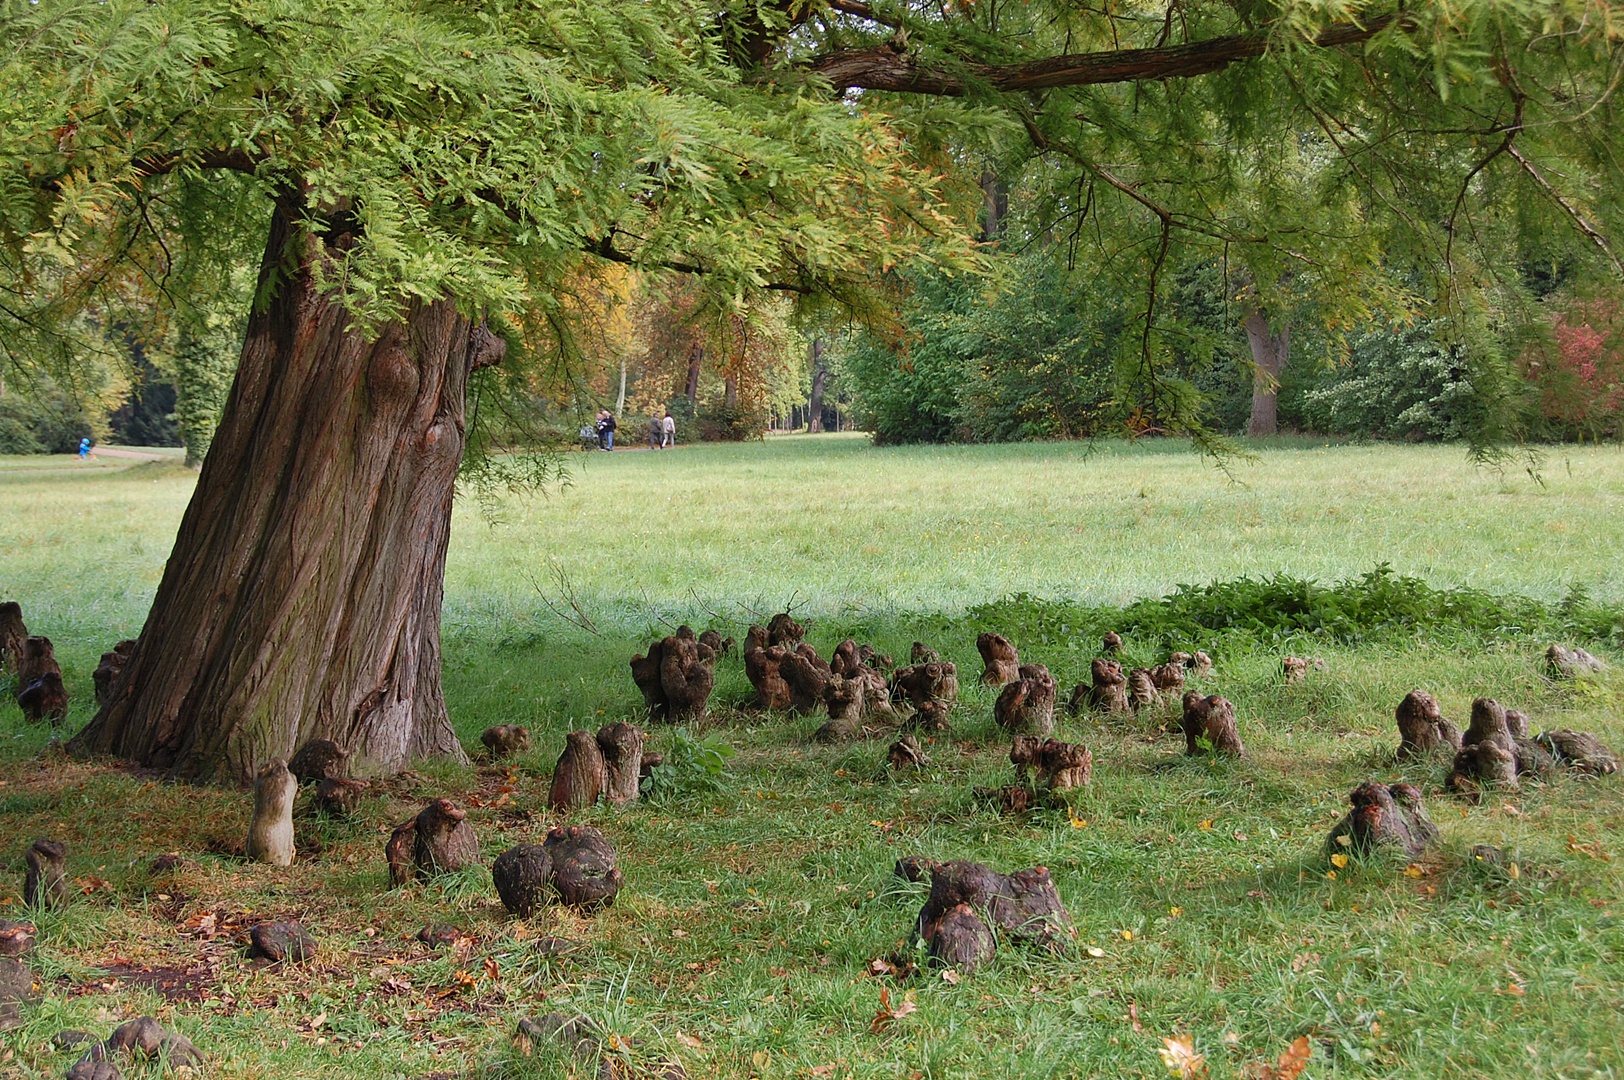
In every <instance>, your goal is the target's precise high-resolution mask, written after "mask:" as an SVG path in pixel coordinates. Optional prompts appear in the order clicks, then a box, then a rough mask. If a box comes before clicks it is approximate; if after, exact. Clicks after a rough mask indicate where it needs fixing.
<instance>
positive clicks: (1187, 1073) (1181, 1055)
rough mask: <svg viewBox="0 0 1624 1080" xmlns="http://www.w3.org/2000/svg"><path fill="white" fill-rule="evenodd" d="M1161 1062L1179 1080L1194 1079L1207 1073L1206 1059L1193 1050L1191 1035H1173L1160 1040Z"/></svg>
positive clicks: (1193, 1042) (1193, 1043)
mask: <svg viewBox="0 0 1624 1080" xmlns="http://www.w3.org/2000/svg"><path fill="white" fill-rule="evenodd" d="M1160 1053H1161V1055H1162V1064H1164V1065H1166V1066H1167V1071H1168V1072H1170V1073H1172V1074H1173V1075H1174V1076H1176V1077H1178V1078H1179V1080H1196V1078H1197V1077H1202V1076H1206V1075H1207V1059H1206V1057H1205V1056H1203V1055H1201V1054H1198V1053H1196V1052H1195V1037H1194V1036H1193V1035H1188V1034H1185V1035H1174V1036H1173V1037H1172V1038H1164V1039H1163V1040H1162V1048H1161V1051H1160Z"/></svg>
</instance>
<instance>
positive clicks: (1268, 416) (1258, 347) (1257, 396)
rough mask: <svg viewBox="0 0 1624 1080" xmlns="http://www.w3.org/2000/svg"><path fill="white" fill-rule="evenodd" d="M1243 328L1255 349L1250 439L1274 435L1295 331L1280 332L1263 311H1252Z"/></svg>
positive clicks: (1282, 328) (1284, 329)
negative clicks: (1281, 375) (1282, 382)
mask: <svg viewBox="0 0 1624 1080" xmlns="http://www.w3.org/2000/svg"><path fill="white" fill-rule="evenodd" d="M1241 325H1243V326H1245V327H1246V340H1247V341H1248V342H1249V343H1250V344H1251V347H1252V419H1251V422H1250V423H1249V424H1247V426H1246V433H1247V434H1248V435H1274V434H1276V433H1277V432H1278V430H1279V424H1278V422H1277V420H1276V415H1275V413H1276V406H1277V405H1278V403H1279V398H1280V373H1281V372H1282V371H1284V370H1285V367H1286V359H1287V354H1288V353H1289V351H1290V349H1291V327H1290V326H1289V325H1287V324H1284V323H1283V324H1281V326H1280V329H1279V331H1278V332H1276V331H1275V330H1274V328H1273V327H1271V326H1270V325H1269V316H1268V314H1267V313H1266V312H1264V311H1263V309H1261V308H1258V307H1249V308H1247V309H1246V317H1245V319H1244V320H1242V323H1241Z"/></svg>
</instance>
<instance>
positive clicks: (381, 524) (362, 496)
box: [71, 204, 501, 783]
mask: <svg viewBox="0 0 1624 1080" xmlns="http://www.w3.org/2000/svg"><path fill="white" fill-rule="evenodd" d="M297 214H298V209H297V207H295V206H292V205H281V204H279V205H278V207H277V209H276V212H275V214H274V216H273V219H272V224H271V228H270V235H269V237H268V240H267V244H266V256H265V261H264V264H263V266H262V269H261V272H260V280H261V283H262V287H263V285H264V283H265V282H267V281H269V280H272V277H273V275H274V276H276V277H281V278H283V279H284V280H283V281H282V284H281V285H280V286H279V287H277V288H276V289H275V290H274V295H273V298H272V299H271V300H270V301H269V303H268V304H267V305H266V307H265V309H264V310H263V311H260V312H258V313H256V314H254V315H253V317H252V318H251V319H250V321H249V325H248V331H247V335H246V338H245V340H244V343H243V350H242V359H241V362H240V364H239V367H238V371H237V375H236V378H235V380H234V382H233V384H232V388H231V393H230V396H229V398H228V400H227V403H226V408H225V412H224V415H223V416H222V418H221V422H220V426H219V430H218V432H217V434H216V435H215V438H214V442H213V444H212V446H211V447H210V449H209V453H208V456H207V458H206V459H205V461H204V463H203V469H202V473H201V475H200V476H199V478H198V484H197V489H196V492H195V493H194V494H193V497H192V501H191V504H190V505H189V506H188V507H187V510H186V514H185V516H184V518H183V519H182V522H181V526H180V531H179V534H178V535H177V537H176V540H175V547H174V551H173V553H172V554H171V555H170V558H169V562H168V565H167V566H166V568H165V570H164V576H163V580H162V582H161V583H160V585H159V587H158V593H157V596H156V598H155V599H154V601H153V605H152V610H151V613H150V614H149V615H148V617H147V622H146V626H145V628H144V629H143V630H142V632H141V637H140V639H139V641H138V642H137V644H136V646H135V649H134V651H133V652H132V654H131V656H130V658H129V661H128V663H127V664H126V667H125V671H124V677H123V678H122V679H121V680H120V682H119V684H118V688H117V692H116V693H115V694H114V696H113V698H112V699H111V700H110V701H109V702H108V703H107V704H106V706H104V707H103V708H102V709H101V711H100V712H99V713H97V715H96V717H95V718H94V719H93V720H92V721H91V723H90V724H89V726H88V727H86V728H85V730H84V731H83V732H81V733H80V734H79V735H78V736H77V737H76V738H75V739H74V740H73V743H72V744H71V745H72V748H73V749H75V750H77V751H79V752H82V753H93V754H96V753H99V754H113V755H116V756H118V757H122V758H126V759H130V760H133V761H135V762H138V763H140V764H143V765H147V766H153V767H158V768H163V769H167V770H169V772H170V773H171V774H172V775H175V776H180V777H186V778H193V779H199V780H205V781H215V782H238V783H241V782H246V781H247V780H249V779H251V778H252V776H253V775H254V771H255V769H256V767H257V766H258V765H259V764H260V763H262V762H264V761H266V760H269V759H270V758H273V757H278V756H286V755H288V754H291V753H292V752H293V750H294V748H295V747H297V746H299V745H302V744H303V743H305V742H306V741H308V740H310V739H315V738H325V739H332V740H334V741H335V742H337V743H338V744H340V745H341V746H344V747H346V748H348V749H349V750H350V751H351V752H352V755H353V756H352V759H351V760H352V763H353V765H354V766H355V767H356V769H357V771H359V772H370V773H375V774H388V773H393V772H397V771H399V770H401V769H403V768H404V767H405V766H406V765H407V764H408V763H409V762H410V761H411V760H412V759H413V758H417V757H424V756H447V757H452V758H456V759H463V757H464V755H463V752H462V748H461V746H460V744H459V743H458V741H457V738H456V735H455V733H454V732H453V731H452V729H451V725H450V723H449V721H448V719H447V716H446V709H445V702H444V700H443V698H442V696H441V691H440V602H441V593H442V588H443V578H444V569H445V557H446V548H447V545H448V543H449V540H450V525H451V500H452V492H453V487H454V485H455V481H456V474H457V467H458V464H459V463H460V461H461V459H462V453H463V443H464V400H465V390H466V385H467V378H468V374H469V372H470V370H471V369H472V367H473V366H475V365H476V364H482V363H488V362H495V359H499V358H500V352H501V345H500V341H499V339H495V338H494V337H493V336H492V335H490V334H489V332H488V331H485V330H484V329H483V328H477V329H476V328H474V327H473V326H471V324H470V322H469V321H468V320H467V319H465V318H463V317H462V316H460V315H459V314H458V313H457V311H456V309H455V307H454V306H453V305H452V304H451V303H449V302H444V301H442V302H436V303H429V304H414V305H413V307H412V308H411V309H410V310H409V311H408V312H407V313H406V314H405V316H404V318H403V319H402V321H400V322H396V323H391V324H388V325H386V326H384V327H383V328H382V329H381V330H379V331H377V332H376V334H374V335H365V334H361V333H357V332H355V331H354V330H351V329H349V328H348V327H349V323H350V316H349V315H348V314H347V313H346V312H345V311H344V310H343V309H342V308H340V307H339V306H338V305H337V304H336V303H334V302H333V299H332V297H331V296H330V295H324V294H322V293H320V292H318V290H317V289H316V286H315V283H314V280H313V277H312V269H313V267H314V266H315V262H316V260H318V259H321V258H325V257H327V255H328V252H327V251H324V250H323V240H322V239H320V238H297V236H296V233H295V231H294V222H295V219H296V216H297ZM325 242H326V244H327V245H329V247H330V248H332V249H337V248H339V247H342V246H344V245H346V244H348V243H351V242H353V238H351V237H348V236H345V235H338V236H333V235H329V236H328V237H327V238H325ZM290 245H291V247H290Z"/></svg>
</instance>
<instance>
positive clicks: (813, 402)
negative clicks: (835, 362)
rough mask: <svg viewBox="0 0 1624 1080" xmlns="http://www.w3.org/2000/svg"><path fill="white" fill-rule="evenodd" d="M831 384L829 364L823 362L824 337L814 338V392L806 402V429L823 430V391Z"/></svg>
mask: <svg viewBox="0 0 1624 1080" xmlns="http://www.w3.org/2000/svg"><path fill="white" fill-rule="evenodd" d="M828 385H829V366H828V365H827V364H825V363H824V362H823V339H822V338H813V339H812V394H811V397H810V398H809V399H808V400H807V403H806V430H808V431H810V432H813V433H816V432H819V431H822V430H823V391H824V388H825V387H827V386H828Z"/></svg>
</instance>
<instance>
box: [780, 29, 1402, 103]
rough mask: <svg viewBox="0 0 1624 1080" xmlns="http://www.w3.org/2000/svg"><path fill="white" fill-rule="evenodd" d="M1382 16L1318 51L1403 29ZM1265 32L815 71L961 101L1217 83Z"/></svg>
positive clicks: (838, 80)
mask: <svg viewBox="0 0 1624 1080" xmlns="http://www.w3.org/2000/svg"><path fill="white" fill-rule="evenodd" d="M1399 18H1400V16H1398V15H1392V14H1389V15H1381V16H1377V17H1375V18H1372V19H1370V20H1368V21H1367V22H1364V23H1362V24H1361V23H1339V24H1337V25H1335V26H1331V27H1328V28H1326V29H1325V30H1323V31H1321V32H1320V33H1319V34H1318V35H1317V36H1316V37H1315V38H1313V40H1312V42H1311V44H1312V45H1313V46H1314V47H1316V48H1321V49H1334V48H1338V47H1340V46H1344V45H1357V44H1359V43H1360V42H1363V41H1368V40H1369V39H1370V38H1372V37H1374V36H1376V35H1377V34H1379V33H1380V32H1381V31H1383V30H1385V29H1387V28H1388V27H1389V26H1392V25H1393V24H1394V23H1395V22H1396V21H1398V20H1399ZM1269 40H1270V36H1269V34H1268V33H1267V32H1266V31H1259V32H1256V33H1250V34H1233V35H1230V36H1227V37H1217V38H1210V39H1208V40H1206V41H1196V42H1190V43H1188V44H1184V45H1167V46H1163V47H1160V48H1154V49H1110V50H1106V51H1103V52H1089V53H1072V54H1068V55H1063V56H1050V57H1045V58H1044V59H1042V60H1032V61H1029V62H1027V63H1024V64H978V63H966V64H964V65H962V67H961V68H960V69H958V70H951V71H950V70H948V69H946V68H942V67H936V66H931V65H928V64H922V63H920V61H919V59H918V57H916V56H913V55H911V54H909V53H907V52H906V51H903V50H904V49H905V48H906V46H905V44H903V43H887V44H885V45H879V46H875V47H873V48H869V49H850V50H842V51H840V52H834V53H826V54H824V55H822V56H819V57H815V58H814V59H813V60H812V62H811V63H810V64H809V65H808V69H809V70H810V71H812V72H813V73H815V74H818V75H821V76H823V77H824V78H825V79H827V80H828V81H829V82H830V83H831V84H832V85H833V86H834V88H835V89H836V90H856V89H861V90H892V91H897V92H899V93H912V94H932V95H936V96H939V97H959V96H961V95H963V94H965V93H967V92H968V91H969V89H970V88H971V87H972V86H974V85H978V84H979V85H984V86H986V87H989V88H990V89H993V90H1000V91H1028V90H1044V89H1049V88H1052V87H1058V86H1092V85H1098V84H1102V83H1125V82H1147V81H1154V80H1158V79H1186V78H1191V77H1193V76H1196V75H1210V74H1212V73H1213V72H1215V71H1221V70H1223V69H1224V68H1226V67H1228V66H1229V65H1230V64H1233V63H1236V62H1237V61H1241V60H1251V59H1254V58H1256V57H1259V56H1262V55H1263V54H1264V53H1265V52H1266V51H1267V50H1268V48H1269Z"/></svg>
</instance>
